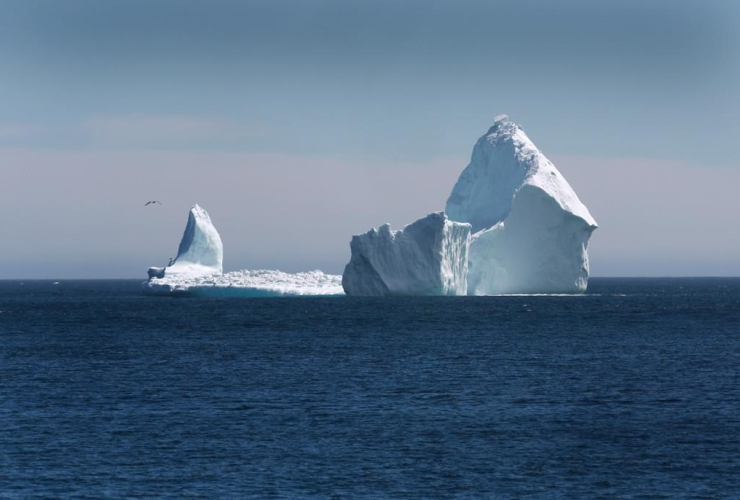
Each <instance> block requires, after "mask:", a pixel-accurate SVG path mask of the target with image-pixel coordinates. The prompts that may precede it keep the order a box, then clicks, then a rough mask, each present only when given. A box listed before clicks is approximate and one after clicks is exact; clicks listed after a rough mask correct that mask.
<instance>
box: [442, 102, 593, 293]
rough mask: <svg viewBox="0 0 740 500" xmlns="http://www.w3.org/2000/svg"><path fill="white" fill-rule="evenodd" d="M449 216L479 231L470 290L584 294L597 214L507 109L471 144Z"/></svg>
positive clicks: (472, 246) (473, 249)
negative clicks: (586, 205)
mask: <svg viewBox="0 0 740 500" xmlns="http://www.w3.org/2000/svg"><path fill="white" fill-rule="evenodd" d="M446 213H447V215H448V216H449V217H450V218H451V219H452V220H456V221H461V222H469V223H470V224H472V225H473V231H474V232H475V233H474V235H473V237H472V241H471V244H470V258H469V262H468V279H467V281H468V295H493V294H513V293H579V292H584V291H585V290H586V286H587V284H588V274H589V267H588V240H589V238H590V236H591V233H592V232H593V231H594V229H596V227H597V224H596V221H595V220H594V219H593V217H591V214H590V213H589V211H588V209H587V208H586V207H585V206H584V205H583V203H581V201H580V200H579V199H578V196H576V193H575V192H574V191H573V189H572V188H571V187H570V185H569V184H568V182H567V181H566V180H565V178H564V177H563V176H562V174H560V172H558V170H557V169H556V168H555V166H554V165H553V164H552V163H551V162H550V160H548V159H547V158H545V155H543V154H542V153H541V152H540V151H539V150H538V149H537V147H536V146H535V145H534V144H533V143H532V141H531V140H530V139H529V137H527V135H526V134H525V133H524V131H523V130H522V129H521V128H520V127H519V126H518V125H516V124H515V123H512V122H509V121H508V118H507V117H506V116H505V115H502V116H500V117H497V118H496V120H495V123H494V125H493V126H492V127H491V128H490V130H489V131H488V132H487V133H486V134H484V135H483V136H482V137H481V138H480V139H478V142H477V143H476V145H475V147H474V148H473V154H472V158H471V160H470V164H469V165H468V166H467V168H465V170H464V171H463V172H462V174H461V175H460V178H459V179H458V181H457V184H455V187H454V188H453V190H452V194H450V197H449V199H448V201H447V207H446Z"/></svg>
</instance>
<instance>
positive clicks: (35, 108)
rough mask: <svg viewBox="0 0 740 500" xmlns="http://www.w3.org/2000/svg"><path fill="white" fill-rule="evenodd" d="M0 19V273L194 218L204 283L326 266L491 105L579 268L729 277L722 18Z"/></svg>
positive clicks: (727, 10)
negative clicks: (575, 197)
mask: <svg viewBox="0 0 740 500" xmlns="http://www.w3.org/2000/svg"><path fill="white" fill-rule="evenodd" d="M0 7H1V8H2V12H3V15H2V16H0V174H2V179H0V210H2V211H3V213H4V214H6V216H5V217H4V218H3V220H2V221H0V231H2V233H3V234H6V235H13V236H12V237H11V238H8V239H7V240H5V241H4V242H3V243H2V244H0V278H4V277H6V278H20V277H28V278H30V277H54V278H58V277H61V278H65V277H74V276H79V277H137V276H140V275H143V274H144V269H145V267H146V266H148V265H154V264H161V263H162V262H166V258H167V257H169V256H170V254H172V253H173V252H174V251H175V249H176V248H177V243H178V241H179V236H180V234H181V232H182V229H183V227H184V224H185V219H186V214H187V209H188V207H189V206H190V205H192V204H193V203H196V202H197V203H200V204H202V205H203V206H204V207H205V208H206V209H207V210H209V211H210V212H211V215H212V217H213V219H214V221H215V222H216V223H217V228H218V229H219V231H220V232H221V233H222V237H223V239H224V244H225V246H226V260H225V267H226V268H227V269H236V268H243V267H248V268H256V267H270V268H276V267H277V268H282V269H285V270H301V269H313V268H317V267H318V268H322V269H324V270H326V271H330V272H341V269H342V267H343V266H344V264H345V263H346V261H347V260H348V258H349V245H348V242H349V238H350V235H351V234H352V233H356V232H361V231H365V230H367V229H368V228H369V227H371V226H377V225H379V224H382V223H384V222H391V223H392V224H393V225H394V226H399V225H403V224H405V223H409V222H412V221H413V220H415V219H416V218H419V217H422V216H423V215H425V214H426V213H427V212H429V211H432V210H439V209H441V208H443V207H444V203H445V199H446V197H447V195H448V194H449V191H450V190H451V188H452V184H453V183H454V181H455V179H456V177H457V175H458V174H459V172H460V171H461V170H462V169H463V168H464V166H465V165H466V163H467V160H468V159H469V155H470V151H471V149H472V146H473V144H474V143H475V140H476V139H477V138H478V137H479V136H480V135H481V134H482V133H483V132H485V131H486V130H487V128H488V126H489V125H490V124H491V122H492V118H493V116H495V115H496V114H499V113H507V114H509V115H510V116H511V118H512V119H513V120H514V121H516V122H517V123H520V124H521V125H522V126H523V127H524V128H525V130H526V131H527V132H528V133H529V134H530V137H531V138H532V139H533V141H534V142H535V144H537V145H538V146H539V147H540V149H542V150H543V151H544V152H545V154H547V155H548V156H549V157H550V158H551V159H552V160H553V161H555V164H556V165H557V166H558V168H559V169H560V170H561V171H562V172H563V174H564V175H565V177H566V178H567V179H568V180H569V181H570V182H571V184H572V185H573V186H574V188H575V189H576V191H577V192H578V194H579V196H580V197H581V199H582V200H583V201H584V202H585V203H586V204H587V205H588V206H589V208H590V209H591V211H592V213H593V215H594V217H595V218H596V219H597V221H599V222H600V224H601V228H600V229H599V230H598V231H597V232H596V233H595V234H594V237H593V239H592V252H591V254H592V269H593V272H594V274H595V275H706V274H712V275H714V274H717V275H728V274H729V275H740V236H737V235H736V234H735V233H738V232H737V231H735V230H734V228H733V227H734V220H735V219H736V218H737V216H738V214H740V202H739V201H738V200H737V198H738V197H737V196H736V195H735V189H736V188H737V187H740V153H739V152H738V148H737V147H735V144H736V140H737V137H739V136H740V120H739V119H738V113H739V112H740V99H739V97H740V95H739V93H738V89H739V88H740V35H739V34H738V26H740V2H736V1H712V0H704V1H698V0H697V1H677V0H670V1H669V0H665V1H657V0H655V1H645V0H641V1H631V0H628V1H620V2H600V1H561V2H550V1H521V0H519V1H488V2H480V1H459V0H458V1H446V2H439V1H426V2H421V1H404V2H399V1H373V2H352V1H314V2H301V1H292V2H287V1H276V0H270V1H264V2H257V1H255V2H242V1H225V0H220V1H209V2H201V1H198V2H196V1H188V0H171V1H170V0H159V1H151V0H147V1H143V0H142V1H139V0H126V1H114V0H111V1H106V2H100V1H93V0H90V1H80V0H67V1H64V2H60V1H56V0H50V1H36V0H19V1H0ZM150 198H157V199H162V201H163V203H165V206H164V207H163V208H162V210H160V211H159V212H154V211H151V210H149V211H143V209H142V208H141V206H140V205H142V204H143V201H146V200H147V199H150Z"/></svg>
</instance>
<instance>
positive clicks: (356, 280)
mask: <svg viewBox="0 0 740 500" xmlns="http://www.w3.org/2000/svg"><path fill="white" fill-rule="evenodd" d="M470 228H471V226H470V224H466V223H459V222H453V221H451V220H449V219H448V218H447V217H446V216H445V214H444V213H443V212H438V213H432V214H429V215H428V216H426V217H424V218H423V219H419V220H418V221H416V222H414V223H412V224H409V225H407V226H406V227H404V228H403V229H401V230H398V231H392V230H391V227H390V225H389V224H384V225H382V226H380V228H379V229H371V230H370V231H368V232H367V233H364V234H359V235H355V236H353V237H352V241H351V242H350V249H351V252H352V256H351V258H350V261H349V263H348V264H347V266H346V267H345V269H344V275H343V276H342V286H343V287H344V291H345V292H346V293H347V295H365V296H367V295H370V296H372V295H375V296H377V295H465V294H466V291H467V285H466V277H467V272H468V247H469V242H470Z"/></svg>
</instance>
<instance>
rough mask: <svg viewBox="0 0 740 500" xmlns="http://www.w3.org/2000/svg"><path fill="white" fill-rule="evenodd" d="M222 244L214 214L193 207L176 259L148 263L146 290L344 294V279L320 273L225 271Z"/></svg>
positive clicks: (208, 294)
mask: <svg viewBox="0 0 740 500" xmlns="http://www.w3.org/2000/svg"><path fill="white" fill-rule="evenodd" d="M223 255H224V247H223V243H222V241H221V236H220V235H219V234H218V231H216V228H215V226H214V225H213V222H212V221H211V217H210V216H209V215H208V212H206V211H205V209H203V208H202V207H200V206H198V205H195V206H194V207H193V208H192V209H191V210H190V214H189V216H188V222H187V225H186V226H185V232H184V234H183V236H182V240H181V241H180V247H179V249H178V252H177V257H175V258H174V259H172V261H171V262H170V264H169V265H167V266H166V267H150V268H149V271H148V273H149V280H148V281H145V282H144V283H143V284H142V287H143V289H144V292H146V293H150V294H156V295H198V296H205V297H297V296H318V295H321V296H332V295H335V296H338V295H344V291H343V290H342V277H341V276H336V275H331V274H325V273H323V272H321V271H318V270H317V271H309V272H302V273H285V272H282V271H275V270H256V271H250V270H243V271H234V272H230V273H224V272H223Z"/></svg>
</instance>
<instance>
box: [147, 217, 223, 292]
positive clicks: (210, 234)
mask: <svg viewBox="0 0 740 500" xmlns="http://www.w3.org/2000/svg"><path fill="white" fill-rule="evenodd" d="M223 260H224V246H223V243H222V242H221V236H219V234H218V231H216V228H215V227H214V226H213V223H212V222H211V217H210V216H209V215H208V212H206V211H205V209H203V208H202V207H201V206H200V205H198V204H196V205H195V206H193V208H191V209H190V213H189V214H188V223H187V225H186V226H185V232H184V233H183V235H182V239H181V240H180V246H179V248H178V250H177V257H175V258H174V259H173V260H172V261H171V262H170V264H169V265H168V266H167V267H164V268H160V267H152V268H149V277H150V278H161V277H163V276H165V275H166V276H172V275H188V276H203V275H210V274H222V273H223Z"/></svg>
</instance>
